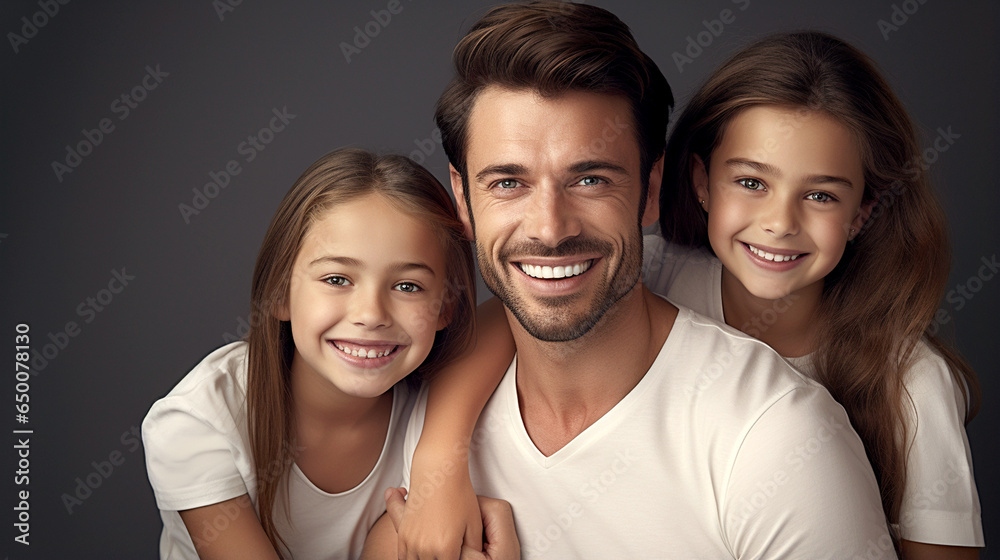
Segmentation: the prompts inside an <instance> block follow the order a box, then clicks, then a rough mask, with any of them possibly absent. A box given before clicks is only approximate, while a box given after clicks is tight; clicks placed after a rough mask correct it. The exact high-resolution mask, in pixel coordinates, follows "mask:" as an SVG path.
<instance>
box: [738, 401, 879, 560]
mask: <svg viewBox="0 0 1000 560" xmlns="http://www.w3.org/2000/svg"><path fill="white" fill-rule="evenodd" d="M726 488H727V490H726V494H725V498H724V500H723V503H722V507H721V509H720V511H721V515H722V516H723V517H722V524H723V528H724V533H725V535H726V538H727V541H728V543H729V546H730V550H731V551H732V553H733V557H735V558H760V559H771V558H831V559H833V558H837V559H842V558H856V557H860V558H872V559H875V558H895V552H894V549H893V543H892V539H891V538H890V536H889V532H888V527H887V525H886V522H885V516H884V515H883V513H882V503H881V499H880V497H879V490H878V485H877V483H876V481H875V475H874V474H873V472H872V469H871V465H870V464H869V463H868V459H867V457H866V455H865V451H864V448H863V446H862V444H861V440H860V439H859V438H858V436H857V434H855V432H854V431H853V429H852V428H851V424H850V422H849V421H848V419H847V414H846V413H845V412H844V409H843V408H842V407H841V406H840V405H838V404H837V403H836V402H834V401H833V399H832V398H831V397H830V395H829V393H827V392H826V391H825V390H823V389H821V388H820V387H817V386H809V387H800V388H797V389H794V390H792V391H789V392H788V393H786V394H785V395H783V396H782V397H781V398H779V399H778V400H776V401H775V402H774V403H773V404H771V405H770V406H769V407H768V408H767V409H766V410H765V411H764V412H763V413H762V414H761V415H760V416H759V417H758V419H757V421H756V422H755V423H754V425H753V426H752V428H750V430H749V431H748V433H747V435H746V437H745V438H743V441H742V444H741V445H740V448H739V451H738V453H737V456H736V459H735V461H734V462H733V466H732V471H731V474H730V479H729V484H728V485H727V486H726Z"/></svg>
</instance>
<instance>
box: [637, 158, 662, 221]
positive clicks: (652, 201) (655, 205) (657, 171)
mask: <svg viewBox="0 0 1000 560" xmlns="http://www.w3.org/2000/svg"><path fill="white" fill-rule="evenodd" d="M662 184H663V154H660V158H659V159H657V160H656V163H654V164H653V168H652V169H650V170H649V190H648V191H647V192H646V209H645V210H644V211H643V213H642V227H647V226H650V225H653V224H654V223H655V222H656V220H659V219H660V186H661V185H662Z"/></svg>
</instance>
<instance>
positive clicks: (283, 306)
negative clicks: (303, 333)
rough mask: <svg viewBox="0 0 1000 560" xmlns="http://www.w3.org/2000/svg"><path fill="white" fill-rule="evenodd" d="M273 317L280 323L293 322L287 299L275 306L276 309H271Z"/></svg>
mask: <svg viewBox="0 0 1000 560" xmlns="http://www.w3.org/2000/svg"><path fill="white" fill-rule="evenodd" d="M271 316H273V317H274V318H275V319H277V320H279V321H291V320H292V313H291V311H289V309H288V300H287V298H286V299H284V300H282V301H280V302H278V303H276V304H274V307H272V308H271Z"/></svg>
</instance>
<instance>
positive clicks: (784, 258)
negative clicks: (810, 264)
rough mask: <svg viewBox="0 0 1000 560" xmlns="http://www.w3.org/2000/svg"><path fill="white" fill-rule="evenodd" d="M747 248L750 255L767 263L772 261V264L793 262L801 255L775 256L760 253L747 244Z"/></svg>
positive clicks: (760, 251) (764, 252)
mask: <svg viewBox="0 0 1000 560" xmlns="http://www.w3.org/2000/svg"><path fill="white" fill-rule="evenodd" d="M747 247H750V252H751V253H753V254H755V255H757V256H758V257H760V258H762V259H764V260H767V261H773V262H785V261H794V260H795V259H797V258H799V257H800V256H801V255H775V254H774V253H768V252H767V251H762V250H760V249H758V248H756V247H754V246H753V245H750V244H749V243H747Z"/></svg>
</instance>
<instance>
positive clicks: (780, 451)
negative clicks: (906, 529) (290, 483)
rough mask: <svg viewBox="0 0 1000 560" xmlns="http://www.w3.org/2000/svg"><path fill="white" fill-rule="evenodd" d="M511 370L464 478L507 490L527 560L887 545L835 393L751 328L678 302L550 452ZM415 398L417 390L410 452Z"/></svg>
mask: <svg viewBox="0 0 1000 560" xmlns="http://www.w3.org/2000/svg"><path fill="white" fill-rule="evenodd" d="M608 374H609V375H614V374H615V372H614V371H609V372H608ZM517 375H518V374H517V360H516V358H515V360H514V362H513V363H511V365H510V367H509V369H508V370H507V373H506V375H505V376H504V378H503V380H502V381H501V382H500V385H499V386H498V387H497V390H496V391H495V392H494V393H493V395H492V396H491V397H490V400H489V401H488V403H487V404H486V407H485V409H484V410H483V413H482V415H481V416H480V418H479V422H478V424H477V427H476V430H475V432H474V434H473V438H472V444H471V446H470V461H469V467H470V474H471V477H472V484H473V487H474V488H475V489H476V492H477V493H479V494H483V495H487V496H492V497H498V498H503V499H506V500H508V501H509V502H510V503H511V505H512V507H513V510H514V521H515V524H516V528H517V533H518V536H519V538H520V542H521V552H522V555H523V557H524V558H526V559H534V558H629V559H642V558H685V559H686V558H713V559H718V558H755V559H769V558H810V559H817V558H836V559H845V558H846V559H849V558H854V557H855V555H858V556H860V557H862V558H873V559H874V558H894V556H893V552H892V541H891V539H890V538H889V535H888V531H887V528H886V526H885V520H884V517H883V515H882V511H881V502H880V500H879V495H878V488H877V486H876V483H875V477H874V475H873V474H872V470H871V466H870V465H869V464H868V460H867V458H866V457H865V453H864V449H863V448H862V445H861V441H860V440H859V439H858V437H857V435H856V434H855V433H854V432H853V431H852V429H851V427H850V423H849V422H848V420H847V416H846V414H845V413H844V410H843V408H842V407H841V406H840V405H838V404H837V403H835V402H834V401H833V399H832V398H830V394H829V393H828V392H827V391H826V390H825V389H823V388H822V387H820V386H819V385H818V384H816V383H814V382H812V381H810V380H809V379H807V378H805V377H803V376H802V375H801V374H799V373H798V372H796V371H795V370H793V369H792V368H791V367H789V366H788V365H787V364H786V363H785V362H784V361H782V360H781V359H780V357H778V355H777V354H776V353H775V352H774V351H773V350H771V349H770V348H769V347H768V346H767V345H765V344H764V343H762V342H760V341H757V340H755V339H752V338H750V337H748V336H745V335H743V334H740V333H737V332H736V331H734V330H733V329H730V328H729V327H726V326H725V325H721V324H719V323H717V322H716V321H713V320H711V319H708V318H705V317H702V316H700V315H697V314H695V313H693V312H692V311H691V310H689V309H686V308H681V309H680V313H679V314H678V317H677V320H676V321H675V322H674V325H673V328H672V330H671V332H670V335H669V336H668V337H667V340H666V342H665V343H664V344H663V347H662V348H661V350H660V352H659V354H658V355H657V357H656V360H655V361H654V362H653V365H652V366H651V367H650V369H649V371H648V372H646V374H645V376H644V377H643V378H642V380H640V381H639V383H638V384H637V385H636V386H635V387H634V388H633V389H632V391H630V392H629V393H628V395H626V396H625V397H624V398H623V399H622V400H621V401H619V402H618V404H617V405H615V406H614V408H612V409H611V410H610V411H608V412H607V413H606V414H605V415H604V416H603V417H601V418H600V419H598V420H597V421H596V422H595V423H594V424H592V425H591V426H589V427H588V428H587V429H586V430H584V431H583V432H582V433H580V434H579V435H577V436H576V437H575V438H574V439H573V440H572V441H570V442H569V443H568V444H566V446H565V447H563V448H562V449H560V450H558V451H557V452H555V453H553V454H552V455H550V456H548V457H546V456H544V455H543V454H542V453H541V452H539V451H538V449H537V448H536V447H535V445H534V444H533V443H532V441H531V439H530V438H529V436H528V432H527V430H526V429H525V427H524V424H523V421H522V418H521V414H520V409H519V406H518V394H517V383H516V378H517ZM426 405H427V391H426V389H424V390H423V391H421V393H420V395H419V397H418V400H417V404H416V405H415V407H414V414H413V416H412V418H411V420H410V423H409V426H408V428H407V434H406V448H405V457H406V458H407V461H411V460H412V454H413V451H414V449H415V447H416V444H417V440H418V438H419V435H420V431H421V429H422V427H423V421H424V414H425V410H426ZM409 467H410V463H407V465H406V471H407V472H408V471H409ZM408 483H409V477H408V476H407V477H406V480H405V481H404V485H407V484H408ZM868 553H870V555H869V556H866V554H868Z"/></svg>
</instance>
